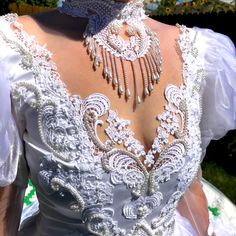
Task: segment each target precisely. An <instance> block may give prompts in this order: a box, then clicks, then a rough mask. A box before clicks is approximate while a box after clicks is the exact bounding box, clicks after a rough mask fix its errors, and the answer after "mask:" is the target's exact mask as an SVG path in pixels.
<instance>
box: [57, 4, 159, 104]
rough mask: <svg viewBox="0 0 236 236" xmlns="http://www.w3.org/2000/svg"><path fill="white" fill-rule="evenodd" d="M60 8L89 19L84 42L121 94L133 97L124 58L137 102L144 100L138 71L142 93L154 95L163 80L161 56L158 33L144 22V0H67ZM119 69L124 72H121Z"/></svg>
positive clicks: (72, 14)
mask: <svg viewBox="0 0 236 236" xmlns="http://www.w3.org/2000/svg"><path fill="white" fill-rule="evenodd" d="M59 11H60V12H61V13H65V14H68V15H71V16H73V17H83V18H88V25H87V27H86V30H85V32H84V43H85V46H86V47H87V52H88V54H89V55H90V57H91V60H92V61H93V68H94V70H96V69H97V68H98V67H99V66H100V65H103V77H104V78H106V79H107V80H108V82H109V83H111V84H112V85H113V87H114V88H115V89H117V91H118V94H119V96H122V95H123V94H124V95H125V98H126V99H129V98H130V97H131V92H130V87H129V83H128V79H127V68H126V67H125V63H124V62H125V61H129V62H130V66H131V69H132V72H133V79H134V96H135V101H136V103H138V104H139V103H141V101H142V100H141V97H142V96H141V95H140V91H139V88H138V86H137V78H138V74H139V73H140V75H141V77H142V79H143V91H142V94H143V96H144V97H146V96H148V95H150V94H151V92H152V90H153V85H154V84H155V83H158V81H159V79H160V73H161V65H162V57H161V53H160V47H159V40H158V38H157V34H156V33H155V32H152V31H151V30H150V29H149V28H148V27H147V26H146V25H145V24H144V23H143V20H144V19H145V17H146V16H145V12H144V9H143V0H133V1H131V2H128V3H121V2H115V1H113V0H65V1H64V2H63V5H62V7H60V8H59ZM122 27H125V36H126V37H127V38H128V39H124V38H123V37H122V36H121V35H120V34H121V29H122ZM137 65H138V66H137ZM118 68H121V70H120V71H122V73H119V72H118V71H119V70H118Z"/></svg>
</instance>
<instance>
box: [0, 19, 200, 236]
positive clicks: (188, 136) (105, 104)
mask: <svg viewBox="0 0 236 236" xmlns="http://www.w3.org/2000/svg"><path fill="white" fill-rule="evenodd" d="M16 20H17V16H16V15H8V16H5V17H2V18H0V21H1V22H2V21H3V22H4V23H5V24H6V22H7V23H8V24H9V25H12V24H13V25H14V26H15V30H14V31H13V32H14V39H9V38H8V37H7V36H6V35H4V33H3V32H1V31H0V42H4V43H6V44H7V45H8V46H10V48H11V49H12V50H15V51H17V52H18V53H19V55H20V57H21V60H20V63H19V66H20V67H21V69H22V70H24V71H27V72H29V73H32V78H33V80H31V81H24V79H22V81H18V82H17V83H13V84H12V95H13V99H15V101H18V102H19V104H24V103H27V104H29V106H30V107H31V108H32V109H34V110H36V111H37V112H38V121H37V122H38V127H39V133H40V136H41V139H42V141H43V143H44V145H45V146H46V147H47V148H49V150H50V151H51V155H49V156H44V157H43V158H42V161H41V165H40V171H39V174H38V180H39V184H40V186H41V187H42V188H43V189H44V190H45V192H47V194H48V195H50V194H53V193H56V194H58V196H59V198H61V199H62V201H63V199H65V196H70V197H71V198H72V199H73V200H72V203H71V204H70V205H69V206H68V208H69V209H70V210H71V211H76V212H78V217H79V218H80V219H81V220H82V221H83V222H85V223H86V225H87V228H88V231H89V232H90V233H92V234H94V235H101V236H102V235H103V236H111V235H112V236H115V235H116V236H124V235H128V236H140V235H141V236H154V235H155V236H156V235H162V236H170V235H172V234H173V230H174V214H175V210H176V207H177V204H178V201H179V199H180V198H181V197H182V196H183V194H184V192H185V190H186V189H187V188H188V186H189V185H190V184H191V182H192V181H193V179H194V178H195V175H196V173H197V170H198V168H199V162H200V157H201V147H200V141H201V139H200V130H199V122H200V118H201V105H200V104H201V102H200V93H199V90H200V84H201V80H202V78H203V71H202V70H201V69H199V66H196V64H197V63H198V57H197V49H196V48H194V40H195V38H194V37H196V36H195V32H194V31H193V30H190V29H188V28H186V27H183V26H181V27H180V31H181V34H180V38H179V42H178V43H179V46H180V49H181V52H182V57H183V61H184V63H183V79H184V83H183V85H182V86H180V87H176V86H174V85H169V86H168V87H167V88H166V90H165V97H166V99H167V102H168V103H167V104H166V106H165V112H164V113H162V114H160V115H157V120H158V121H159V122H160V125H159V127H158V128H157V135H156V137H155V139H154V141H153V145H152V148H151V150H149V151H148V152H147V153H145V151H144V147H143V146H142V144H141V143H140V142H139V141H138V140H136V139H135V138H134V134H133V133H132V132H131V131H130V130H129V128H128V126H129V124H130V121H127V120H123V119H121V118H119V117H118V114H117V113H116V112H114V111H112V110H111V109H110V101H109V99H108V98H107V97H105V96H104V95H102V94H92V95H90V96H88V97H87V98H86V99H81V98H80V97H79V96H71V95H69V94H68V92H67V90H66V87H65V85H64V84H63V83H62V81H61V80H60V75H59V74H58V73H57V71H56V66H55V64H54V63H53V62H52V61H51V59H50V56H51V54H50V52H48V51H47V49H46V48H45V47H42V46H40V45H38V44H37V42H36V40H35V39H34V38H33V37H30V36H28V35H27V34H26V33H25V32H24V31H23V29H22V26H21V25H19V24H18V23H17V21H16ZM26 58H27V60H26ZM104 115H108V119H107V122H108V124H109V126H108V127H107V129H106V130H105V132H106V133H107V135H108V137H109V140H107V141H106V142H105V143H103V142H102V141H101V140H100V139H99V137H98V134H97V131H96V130H97V126H98V125H100V124H102V121H101V117H103V116H104ZM180 124H181V125H180ZM170 135H172V136H174V137H175V140H174V141H173V142H172V143H169V141H168V140H169V139H168V138H169V136H170ZM114 143H118V144H123V145H124V149H118V148H115V147H114ZM157 153H158V154H159V158H158V159H157V161H156V162H154V155H155V154H157ZM141 156H146V159H145V161H144V163H142V161H141V159H140V157H141ZM146 166H152V168H151V170H150V171H149V172H148V171H147V167H146ZM122 186H124V187H122ZM116 188H119V189H121V190H120V191H124V193H125V196H129V197H128V198H127V197H126V198H125V199H122V200H121V201H123V202H121V204H119V205H123V207H122V213H121V215H120V217H122V218H123V221H124V220H127V224H128V222H130V221H128V220H133V221H132V222H133V225H132V227H129V228H131V230H127V229H126V228H125V225H122V226H121V225H120V223H119V221H116V220H115V219H114V218H115V214H117V212H115V210H114V204H115V202H114V198H115V197H116V196H115V195H114V194H115V190H116ZM166 189H171V191H168V193H167V192H166ZM116 219H117V218H116ZM122 227H123V228H122Z"/></svg>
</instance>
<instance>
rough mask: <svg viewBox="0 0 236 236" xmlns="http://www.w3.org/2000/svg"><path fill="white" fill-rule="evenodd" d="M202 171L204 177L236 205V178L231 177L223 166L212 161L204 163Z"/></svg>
mask: <svg viewBox="0 0 236 236" xmlns="http://www.w3.org/2000/svg"><path fill="white" fill-rule="evenodd" d="M202 170H203V177H204V178H205V179H206V180H208V181H209V182H210V183H212V184H213V185H214V186H215V187H217V188H218V189H220V190H221V191H222V192H223V193H224V194H225V195H226V196H227V197H228V198H229V199H230V200H231V201H232V202H233V203H234V204H236V176H233V175H230V174H229V173H227V172H226V171H225V169H224V168H223V167H222V166H220V165H218V164H216V163H214V162H212V161H211V162H203V163H202Z"/></svg>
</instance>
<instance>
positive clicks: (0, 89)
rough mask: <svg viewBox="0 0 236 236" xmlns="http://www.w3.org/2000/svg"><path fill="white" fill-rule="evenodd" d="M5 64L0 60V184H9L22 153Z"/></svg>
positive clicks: (14, 174)
mask: <svg viewBox="0 0 236 236" xmlns="http://www.w3.org/2000/svg"><path fill="white" fill-rule="evenodd" d="M6 67H7V66H6V65H4V63H1V61H0V186H1V187H3V186H6V185H9V184H11V183H12V182H13V181H14V180H15V179H16V176H17V172H18V166H19V162H20V157H21V156H22V154H23V148H22V142H21V139H20V135H19V128H18V125H17V124H16V121H15V118H14V115H13V114H14V112H13V109H12V106H11V99H10V82H9V80H8V79H7V71H8V70H7V68H6Z"/></svg>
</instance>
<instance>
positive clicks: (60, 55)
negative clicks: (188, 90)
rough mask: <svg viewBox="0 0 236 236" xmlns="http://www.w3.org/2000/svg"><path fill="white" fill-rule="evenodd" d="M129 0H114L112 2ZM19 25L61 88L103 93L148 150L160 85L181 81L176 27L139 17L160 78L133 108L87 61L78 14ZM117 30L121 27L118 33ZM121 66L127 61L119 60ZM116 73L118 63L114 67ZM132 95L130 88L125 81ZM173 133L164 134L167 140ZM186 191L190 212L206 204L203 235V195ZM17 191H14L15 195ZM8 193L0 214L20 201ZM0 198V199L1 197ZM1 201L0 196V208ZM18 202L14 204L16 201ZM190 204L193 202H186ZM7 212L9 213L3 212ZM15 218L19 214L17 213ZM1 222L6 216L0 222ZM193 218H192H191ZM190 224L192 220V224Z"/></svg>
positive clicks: (160, 105)
mask: <svg viewBox="0 0 236 236" xmlns="http://www.w3.org/2000/svg"><path fill="white" fill-rule="evenodd" d="M118 1H119V2H129V0H117V2H118ZM18 21H19V22H20V23H22V24H23V26H24V30H25V31H26V32H27V33H28V34H30V35H35V36H36V38H37V40H38V43H39V44H41V45H43V44H45V43H46V44H47V48H48V49H49V50H50V51H51V52H52V53H53V57H52V60H53V61H54V62H55V63H56V65H57V68H58V72H59V73H60V76H61V80H62V81H63V82H64V84H65V85H66V87H67V90H68V92H69V93H71V94H79V95H80V96H81V97H82V98H85V97H87V96H88V95H90V94H92V93H95V92H96V93H102V94H104V95H106V96H107V97H108V98H109V99H110V101H111V104H112V105H111V106H112V107H111V109H112V110H116V111H117V112H118V114H119V117H122V118H124V119H128V120H130V121H131V126H130V128H131V130H132V131H134V133H135V137H136V138H137V139H138V140H139V141H140V142H141V143H142V144H143V145H144V147H145V149H146V151H147V150H149V149H150V147H151V145H152V141H153V139H154V137H155V130H156V127H157V125H158V122H157V120H156V115H157V114H160V113H162V112H163V111H164V105H165V104H166V100H165V98H164V96H163V93H164V89H165V88H166V86H167V85H168V84H175V85H177V86H179V85H181V84H182V61H181V56H180V55H179V54H178V50H176V48H177V45H176V41H177V39H178V37H179V29H178V28H177V27H175V26H170V25H166V24H162V23H160V22H157V21H155V20H152V19H151V18H147V19H146V20H145V21H144V22H145V24H146V25H147V26H149V27H150V28H151V29H152V30H153V31H155V32H156V33H157V34H158V38H159V40H160V49H161V54H162V57H163V59H164V63H163V67H162V68H163V73H162V75H161V79H160V83H159V84H158V85H154V91H153V94H152V95H151V96H149V97H148V98H146V99H145V100H144V102H142V103H141V104H140V105H138V106H137V107H134V101H133V100H132V99H131V100H130V101H126V100H125V99H124V97H119V96H118V95H117V94H116V92H115V91H114V90H113V88H112V86H111V85H110V84H108V83H106V82H105V80H104V79H103V78H102V76H101V75H102V68H99V69H98V70H97V71H94V70H93V69H92V64H91V62H90V60H89V57H88V55H87V53H86V49H85V47H84V46H83V32H84V30H85V27H86V25H87V20H86V19H82V18H79V17H76V18H72V17H70V16H67V15H62V14H60V13H58V12H57V11H51V12H47V13H43V14H37V15H33V16H21V17H19V20H18ZM121 33H122V32H121ZM125 64H126V65H125V66H128V65H127V62H126V63H125ZM119 70H120V72H121V68H119ZM127 75H128V79H129V84H131V85H132V71H131V70H130V69H129V70H128V71H127ZM138 87H139V88H140V89H142V87H143V85H142V78H141V75H139V79H138ZM130 89H131V93H132V94H133V91H134V88H133V86H130ZM98 135H99V137H100V138H101V140H103V141H104V140H106V138H107V137H106V136H105V133H104V128H102V127H101V128H99V129H98ZM171 140H173V137H171V138H170V140H169V141H170V142H171ZM191 189H192V192H194V193H195V194H196V195H198V196H199V198H198V200H199V201H198V203H197V206H198V209H192V210H195V211H196V212H198V211H199V209H201V208H203V209H206V210H205V211H201V212H199V214H200V215H201V222H200V223H201V226H202V227H201V230H200V232H199V236H203V235H206V229H207V227H208V212H207V203H206V198H205V195H204V193H203V191H202V188H201V186H200V184H199V183H197V182H196V183H193V185H192V186H191ZM15 192H19V194H18V195H17V194H15ZM6 195H8V196H9V197H8V199H9V202H8V204H7V205H8V206H9V207H7V208H4V210H2V211H1V216H6V215H7V212H8V208H11V207H12V205H11V202H12V201H13V202H17V201H18V202H19V201H20V202H21V200H19V199H21V197H20V198H19V196H21V195H22V190H19V189H16V187H15V186H14V185H11V186H9V187H7V188H1V189H0V197H1V198H2V196H6ZM1 198H0V199H1ZM3 202H4V204H6V202H7V198H6V197H5V201H0V209H2V204H3ZM18 205H19V204H18ZM190 205H191V206H192V207H193V208H196V204H194V203H192V204H191V203H190ZM180 206H181V207H180V208H181V209H183V210H182V212H180V213H181V214H183V215H184V216H186V217H187V218H188V219H189V220H190V221H191V222H192V219H191V217H190V215H189V214H188V211H187V209H185V203H184V201H183V200H182V201H181V202H180ZM8 214H10V213H8ZM17 219H18V220H19V217H18V218H17ZM0 222H6V223H8V221H2V220H1V221H0ZM18 222H19V221H17V220H16V222H14V224H12V223H11V227H10V228H11V229H12V230H15V231H16V230H17V228H18ZM192 223H193V222H192ZM193 225H194V224H193ZM7 228H8V227H7V226H6V224H4V223H0V232H6V229H7ZM0 235H15V234H11V233H9V232H8V233H5V234H4V233H3V234H1V233H0Z"/></svg>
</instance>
